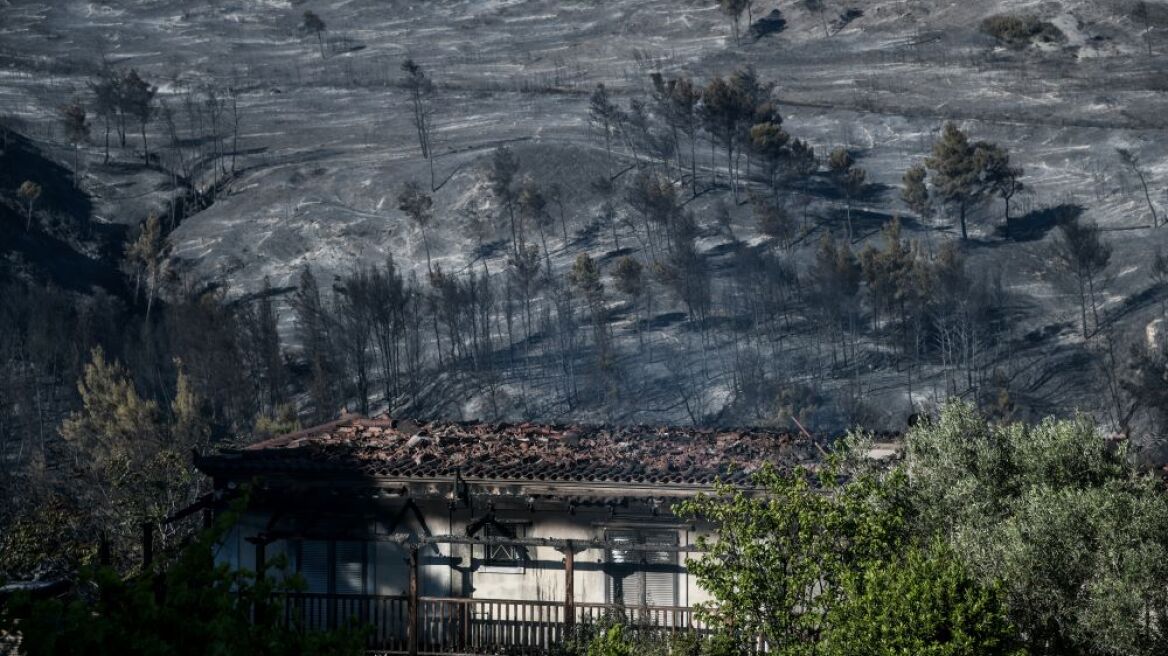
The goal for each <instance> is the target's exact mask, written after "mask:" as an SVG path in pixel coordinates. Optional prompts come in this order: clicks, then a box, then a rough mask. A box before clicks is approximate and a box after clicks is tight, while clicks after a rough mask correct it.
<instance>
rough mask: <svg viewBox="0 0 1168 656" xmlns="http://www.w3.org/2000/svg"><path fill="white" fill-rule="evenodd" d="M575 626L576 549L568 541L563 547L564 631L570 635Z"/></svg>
mask: <svg viewBox="0 0 1168 656" xmlns="http://www.w3.org/2000/svg"><path fill="white" fill-rule="evenodd" d="M575 625H576V549H575V548H574V547H573V546H572V541H571V540H568V541H567V542H566V543H565V545H564V629H565V631H566V632H567V633H571V631H572V629H573V627H575ZM565 637H566V636H565Z"/></svg>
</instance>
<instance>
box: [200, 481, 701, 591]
mask: <svg viewBox="0 0 1168 656" xmlns="http://www.w3.org/2000/svg"><path fill="white" fill-rule="evenodd" d="M420 507H421V510H422V514H423V516H424V519H425V527H423V526H420V525H419V523H418V522H417V520H416V519H415V518H414V517H413V515H412V513H407V514H406V515H405V516H404V518H403V519H402V520H401V521H400V522H399V525H397V526H389V525H388V522H390V521H392V517H394V516H397V514H398V513H397V512H396V511H395V510H393V509H392V508H390V509H389V510H388V511H387V512H386V513H385V517H384V518H383V519H379V520H378V521H376V522H374V523H373V524H372V525H371V526H370V530H372V531H373V532H374V533H377V534H383V535H388V534H389V533H402V532H409V533H411V534H414V535H422V534H424V533H425V532H426V531H427V529H428V531H429V532H430V533H431V534H434V535H442V534H449V535H464V534H465V533H466V529H467V525H468V524H470V523H471V522H473V521H474V520H475V519H476V518H477V517H481V516H482V515H483V511H478V512H476V513H475V514H474V516H472V514H471V513H470V512H469V511H468V510H466V509H458V510H455V511H453V512H452V511H450V510H449V507H448V506H447V505H446V504H445V503H433V504H426V503H422V504H420ZM495 517H496V519H497V520H498V521H500V522H502V523H507V524H510V523H520V524H522V525H524V526H525V527H526V529H525V532H526V537H529V538H555V539H571V540H582V541H586V540H596V539H603V538H604V534H605V530H606V529H607V528H614V529H616V528H639V529H652V530H655V531H658V530H662V531H672V532H676V534H677V544H681V545H685V544H692V543H693V542H694V540H695V539H696V535H695V534H694V530H693V526H692V525H688V524H685V523H683V522H680V521H678V520H676V519H675V518H671V517H644V516H635V515H622V514H621V513H620V512H619V511H618V512H616V513H613V514H609V513H608V512H606V511H594V512H589V511H577V512H576V513H575V514H569V513H567V512H556V511H548V510H528V511H524V510H516V511H510V512H507V511H497V512H496V513H495ZM267 523H268V517H267V516H266V515H264V514H262V513H251V514H247V515H245V516H244V517H243V518H242V519H241V521H240V522H239V524H238V525H237V527H236V528H235V530H233V531H232V532H231V534H229V535H228V536H227V538H226V539H225V540H224V543H223V544H222V545H220V547H219V549H218V552H217V554H216V558H217V560H218V561H219V562H225V563H229V564H231V565H232V566H233V567H242V568H247V569H253V568H254V567H255V547H254V545H252V544H251V543H249V542H247V541H246V539H247V538H248V537H251V536H254V535H256V534H258V533H260V532H261V531H263V530H264V528H265V527H266V525H267ZM472 550H473V551H474V553H473V558H472ZM286 552H287V553H288V559H289V563H290V565H291V567H292V568H293V570H295V568H296V563H295V549H294V548H293V549H289V547H288V545H286V544H285V543H284V542H283V541H276V542H274V543H272V544H269V545H268V546H267V547H266V549H265V554H266V557H267V558H268V559H272V558H274V557H276V556H278V555H279V554H282V553H286ZM406 553H407V552H406V550H405V549H404V548H403V547H401V546H399V545H397V544H395V543H392V542H384V541H381V542H376V541H374V542H371V543H370V544H369V545H368V556H367V563H366V572H367V578H368V584H367V588H366V589H367V590H368V591H369V592H370V593H373V594H378V595H403V594H405V593H406V592H407V589H408V585H409V570H408V567H407V564H406ZM689 555H690V554H686V553H679V554H677V562H678V564H679V566H680V568H681V571H680V572H679V573H678V574H677V585H676V590H677V593H676V603H677V605H679V606H692V605H693V604H695V603H697V602H700V601H703V600H705V599H706V598H707V597H706V594H705V592H704V591H702V590H701V589H700V587H699V586H698V585H697V582H696V580H695V579H694V577H692V576H690V575H689V574H688V572H686V571H685V568H684V562H685V559H686V558H687V557H688V556H689ZM420 556H421V566H420V569H419V574H420V578H421V592H422V594H423V595H424V596H434V597H446V596H451V597H468V596H472V597H475V598H480V599H514V600H529V601H530V600H543V601H561V600H563V598H564V587H565V585H564V584H565V580H564V577H565V575H564V566H563V554H562V553H561V552H560V551H558V550H556V549H554V548H551V547H528V548H527V560H526V561H525V564H524V567H522V568H521V569H518V570H514V571H512V570H506V569H502V570H501V569H498V568H490V567H485V566H483V565H482V561H481V558H482V553H481V547H472V546H471V545H460V544H441V545H431V546H426V547H424V548H423V549H422V550H421V551H420ZM449 556H454V557H455V558H456V559H457V560H456V567H454V568H452V567H450V565H449V558H448V557H449ZM605 559H606V553H605V551H604V550H603V549H588V550H585V551H582V552H578V553H577V554H576V558H575V565H576V566H575V577H574V582H575V586H574V587H575V599H576V601H577V602H579V603H604V602H606V601H607V599H606V592H607V590H608V581H607V574H606V572H605V568H604V565H605ZM466 568H470V570H471V571H470V572H469V574H467V573H465V572H464V571H460V570H465V569H466Z"/></svg>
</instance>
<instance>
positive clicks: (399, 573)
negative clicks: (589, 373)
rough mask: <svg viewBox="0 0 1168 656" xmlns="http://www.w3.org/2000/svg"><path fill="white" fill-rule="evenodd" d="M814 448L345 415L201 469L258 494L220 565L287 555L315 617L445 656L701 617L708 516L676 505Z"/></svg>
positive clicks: (809, 455)
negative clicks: (593, 625)
mask: <svg viewBox="0 0 1168 656" xmlns="http://www.w3.org/2000/svg"><path fill="white" fill-rule="evenodd" d="M817 453H818V451H817V448H816V446H815V445H814V444H813V443H812V442H811V441H810V440H808V439H804V438H800V437H797V436H794V435H791V434H788V433H778V432H764V431H713V430H694V429H665V428H643V427H637V428H633V427H629V428H580V427H561V426H548V425H533V424H518V425H514V424H511V425H506V424H476V423H458V422H431V423H422V422H413V421H405V420H391V419H363V418H346V419H342V420H340V421H337V422H333V423H330V424H326V425H323V426H320V427H316V428H312V429H308V430H304V431H300V432H297V433H292V434H289V435H283V436H279V437H275V438H272V439H269V440H266V441H263V442H259V443H257V444H253V445H251V446H248V447H246V448H244V449H241V450H234V451H222V452H219V453H217V454H214V455H211V456H206V457H203V458H201V459H200V460H199V463H198V464H199V467H200V468H201V469H202V470H203V471H204V472H206V473H207V474H208V475H210V476H212V477H213V478H214V481H215V486H216V488H217V489H219V490H231V489H238V488H240V487H242V486H245V485H247V486H248V487H249V489H250V490H251V492H250V494H249V500H250V501H249V508H248V510H247V512H246V514H244V515H243V516H242V518H241V520H240V521H239V522H238V524H237V525H236V527H235V528H234V529H233V531H232V532H231V533H230V534H229V535H228V536H227V538H226V540H225V541H224V543H223V544H222V545H221V547H220V549H219V553H218V554H217V558H218V559H219V560H220V561H221V562H226V563H230V564H231V565H232V566H235V567H242V568H248V569H254V568H255V567H256V565H257V561H260V562H267V560H268V559H271V558H274V557H276V556H277V555H283V556H284V559H283V560H286V562H287V564H288V570H291V571H295V572H297V573H299V575H300V576H301V577H302V578H303V579H304V581H305V582H306V583H307V588H308V589H307V591H306V592H305V593H304V594H303V595H298V598H297V599H295V600H292V601H291V602H290V603H289V605H288V608H289V610H288V611H287V612H288V613H290V614H291V615H293V616H295V617H296V618H297V619H299V620H301V621H303V622H304V623H305V624H306V625H308V626H322V625H331V624H335V623H337V622H341V621H344V620H345V619H346V618H349V617H353V616H356V617H357V618H358V619H362V620H364V621H367V622H370V623H371V624H373V625H374V627H375V631H374V636H373V637H372V638H371V642H372V645H371V646H373V647H376V648H378V649H384V650H386V651H401V652H411V651H416V650H418V649H422V651H428V652H438V653H442V652H447V651H453V652H457V651H458V650H460V649H461V650H466V649H471V648H475V649H482V648H486V647H487V646H489V645H499V644H508V645H516V644H518V645H528V646H547V645H549V644H551V643H552V642H555V641H556V640H557V639H559V638H560V637H562V635H564V634H563V632H564V631H566V630H570V629H571V628H572V627H573V626H574V625H577V624H580V623H583V622H589V621H594V620H595V619H597V618H598V617H600V616H602V615H606V614H610V613H621V614H623V617H624V618H625V619H626V620H632V621H637V622H641V623H650V624H653V625H656V626H661V627H668V628H670V629H679V628H693V627H694V626H696V623H695V619H694V617H693V613H692V610H691V609H692V607H693V605H694V604H695V603H697V602H699V601H701V600H703V599H704V598H705V596H704V594H703V591H702V590H701V589H700V588H699V587H698V585H697V583H696V581H695V580H694V577H692V576H691V575H690V574H689V572H688V571H687V569H686V566H685V561H686V558H687V556H688V555H689V554H690V553H691V552H692V551H693V550H694V546H693V545H694V541H695V538H696V536H697V535H698V534H700V533H701V532H703V531H706V530H708V527H705V526H702V525H700V524H697V523H694V522H693V521H690V520H687V519H685V518H682V517H678V516H677V515H675V514H674V512H673V506H674V504H675V503H676V502H677V501H679V500H682V499H685V498H689V497H692V496H693V495H696V494H698V493H701V492H708V491H710V490H711V489H712V488H713V485H714V484H715V482H716V481H719V480H721V481H725V482H729V483H737V484H748V483H749V478H750V474H751V473H752V472H753V471H756V470H757V469H759V468H760V467H762V466H763V465H764V464H766V463H772V464H774V465H776V466H778V467H780V468H784V467H789V466H791V465H794V464H797V463H801V462H806V461H810V460H813V459H814V458H815V456H816V454H817Z"/></svg>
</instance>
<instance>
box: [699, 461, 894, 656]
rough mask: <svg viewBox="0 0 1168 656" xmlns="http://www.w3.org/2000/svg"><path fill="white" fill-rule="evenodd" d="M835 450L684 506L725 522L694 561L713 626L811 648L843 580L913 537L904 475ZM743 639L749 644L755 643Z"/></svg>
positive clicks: (786, 648)
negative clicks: (811, 463)
mask: <svg viewBox="0 0 1168 656" xmlns="http://www.w3.org/2000/svg"><path fill="white" fill-rule="evenodd" d="M862 448H863V447H854V448H853V449H845V450H841V451H840V452H838V453H837V454H836V455H835V456H834V457H833V458H832V460H831V462H829V464H828V466H827V467H825V468H823V469H822V470H821V471H818V472H813V471H811V470H808V469H797V470H795V471H794V472H790V473H781V472H778V471H776V470H774V469H772V468H766V469H763V470H761V471H759V472H758V473H757V474H755V476H754V484H755V485H756V486H757V487H758V488H760V489H761V490H763V491H765V494H761V495H760V494H757V493H756V491H746V490H739V489H734V488H731V487H720V488H718V490H717V493H716V494H715V495H712V496H706V495H701V496H699V497H697V498H696V499H694V500H691V501H685V502H682V503H681V504H679V508H678V509H679V511H680V512H681V513H682V514H683V515H687V516H691V517H695V518H702V519H705V520H707V521H711V522H712V523H714V524H715V525H716V526H718V536H717V539H716V540H710V539H706V538H705V537H704V536H699V538H698V547H699V548H700V549H701V550H702V551H703V553H702V555H701V556H699V557H698V558H696V559H692V560H690V561H688V562H687V565H688V567H689V569H690V572H691V573H692V574H694V575H695V576H696V577H697V578H698V581H699V583H700V584H701V586H702V587H703V588H704V589H705V590H707V591H708V592H709V593H710V594H711V595H712V597H713V598H714V601H713V602H711V603H708V604H702V605H699V607H698V609H697V612H698V613H699V615H700V616H702V617H703V619H705V620H706V621H707V622H709V623H710V624H711V625H714V626H723V627H734V629H735V630H736V631H738V632H741V635H743V636H761V637H762V638H763V639H765V640H766V641H767V643H768V645H769V647H770V651H771V653H775V654H784V655H795V654H810V653H813V652H814V648H815V642H816V640H817V637H818V635H819V634H820V633H821V631H822V630H823V626H824V622H825V618H826V616H827V614H828V613H829V611H830V610H831V608H832V607H833V606H834V605H835V604H836V603H837V602H838V600H839V595H840V594H841V593H842V591H843V586H842V583H843V582H844V580H845V579H846V578H847V577H848V576H850V575H851V574H852V573H854V572H861V571H864V570H865V569H866V568H867V567H869V566H873V567H875V566H878V564H880V563H884V562H886V561H888V560H889V559H891V558H892V557H893V556H894V555H895V554H896V553H898V552H899V551H900V550H901V549H902V548H903V546H904V545H905V542H906V540H908V539H909V538H910V537H911V536H910V532H909V526H908V523H907V522H908V519H909V515H908V513H909V508H908V507H907V506H906V505H905V503H904V491H905V484H906V478H905V477H904V475H903V474H901V473H900V472H892V473H891V474H887V475H885V474H884V473H882V472H879V471H877V470H875V469H871V468H869V467H865V466H862V465H860V464H859V463H858V461H857V460H856V459H855V458H852V455H853V454H854V453H857V452H859V451H860V450H862ZM741 642H746V643H748V642H749V641H748V640H744V641H741Z"/></svg>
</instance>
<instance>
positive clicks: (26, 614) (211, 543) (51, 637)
mask: <svg viewBox="0 0 1168 656" xmlns="http://www.w3.org/2000/svg"><path fill="white" fill-rule="evenodd" d="M236 519H237V515H235V514H234V513H226V514H224V515H223V516H221V517H220V518H219V520H218V521H217V526H216V529H215V530H210V531H204V532H203V534H202V535H200V536H199V537H198V538H197V539H196V540H195V541H194V542H193V543H192V544H191V545H190V547H189V548H187V549H185V550H184V551H183V552H182V553H181V554H180V555H179V556H178V557H177V559H176V560H175V561H174V562H173V563H171V564H170V566H169V567H166V568H164V569H162V570H161V571H158V572H155V571H152V570H147V571H145V572H142V573H139V574H137V575H135V576H132V577H130V578H122V576H121V575H120V574H118V573H117V572H116V571H114V570H113V569H110V568H108V567H105V568H99V569H91V568H86V569H85V570H83V571H82V574H81V583H80V585H79V586H78V588H79V590H80V592H79V593H78V594H77V595H75V596H74V597H72V598H69V599H63V600H62V599H47V600H39V601H37V600H33V599H31V598H29V597H28V596H27V595H15V596H14V598H13V600H12V601H11V603H9V604H8V606H7V607H6V608H0V634H3V633H4V632H5V631H6V630H7V631H9V632H13V633H19V634H20V635H21V636H22V638H23V641H22V643H21V648H22V653H25V654H28V656H72V655H75V654H77V655H80V654H84V655H85V656H115V655H116V656H188V655H189V656H202V655H204V654H215V655H217V656H244V655H248V656H250V655H252V654H268V655H271V656H277V655H279V656H300V655H304V656H308V655H310V654H312V655H321V656H325V655H329V656H331V655H337V656H342V655H352V656H358V655H359V654H361V653H362V652H363V647H364V642H365V638H364V637H365V630H364V629H361V628H358V627H356V626H352V627H346V628H344V629H341V630H337V631H327V632H326V631H301V630H298V627H296V626H288V625H287V624H285V623H284V622H283V621H281V618H282V616H283V612H282V607H281V599H282V598H283V593H285V592H294V591H297V590H300V589H302V588H303V584H302V582H300V581H298V580H297V579H296V577H290V578H285V577H279V578H273V577H272V576H268V575H259V576H257V575H256V574H254V573H252V572H248V571H238V570H232V569H230V568H229V567H228V566H227V565H218V566H216V564H215V563H214V560H213V557H212V554H213V549H214V547H215V545H216V544H217V543H218V541H219V539H220V538H221V536H222V535H224V534H225V533H226V531H227V529H228V528H229V527H230V525H231V524H232V523H234V521H235V520H236ZM279 566H280V561H279V560H278V559H273V562H272V563H270V564H269V568H276V567H279ZM264 574H266V573H264Z"/></svg>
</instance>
